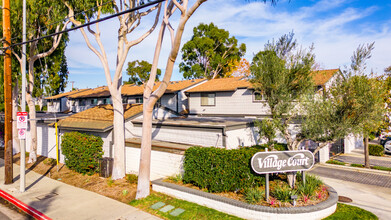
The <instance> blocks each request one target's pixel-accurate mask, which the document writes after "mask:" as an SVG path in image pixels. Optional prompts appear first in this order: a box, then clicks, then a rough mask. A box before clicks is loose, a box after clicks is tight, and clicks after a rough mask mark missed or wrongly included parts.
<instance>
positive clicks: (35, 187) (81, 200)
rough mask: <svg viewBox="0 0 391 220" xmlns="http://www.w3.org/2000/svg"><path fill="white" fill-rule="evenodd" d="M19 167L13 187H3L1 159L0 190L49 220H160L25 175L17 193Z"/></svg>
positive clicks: (44, 179) (43, 178)
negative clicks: (24, 189)
mask: <svg viewBox="0 0 391 220" xmlns="http://www.w3.org/2000/svg"><path fill="white" fill-rule="evenodd" d="M19 171H20V168H19V166H18V165H16V164H14V165H13V172H14V183H13V184H9V185H4V160H3V159H0V189H1V190H3V191H5V192H6V193H8V194H10V195H11V196H13V197H15V198H16V199H18V200H20V201H22V202H23V203H25V204H27V205H28V206H31V207H33V208H34V209H36V210H38V211H39V212H41V213H43V214H45V215H46V216H48V217H49V218H52V219H56V220H57V219H59V220H62V219H64V220H67V219H71V220H74V219H96V220H99V219H102V220H110V219H120V220H125V219H143V220H153V219H159V218H158V217H156V216H153V215H151V214H149V213H146V212H143V211H141V210H138V209H137V208H135V207H132V206H130V205H127V204H124V203H121V202H118V201H116V200H113V199H110V198H108V197H105V196H102V195H99V194H97V193H93V192H90V191H87V190H83V189H80V188H77V187H74V186H71V185H67V184H65V183H62V182H60V181H56V180H53V179H50V178H48V177H45V176H42V175H40V174H37V173H34V172H32V171H30V172H26V173H27V174H26V191H25V192H23V193H21V192H20V191H19V186H20V183H19Z"/></svg>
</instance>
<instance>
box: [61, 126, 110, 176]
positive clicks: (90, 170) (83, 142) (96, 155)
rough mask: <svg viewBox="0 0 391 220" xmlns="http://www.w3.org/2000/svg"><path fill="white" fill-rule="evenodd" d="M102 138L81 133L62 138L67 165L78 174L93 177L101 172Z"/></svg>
mask: <svg viewBox="0 0 391 220" xmlns="http://www.w3.org/2000/svg"><path fill="white" fill-rule="evenodd" d="M102 146H103V140H102V138H101V137H97V136H94V135H87V134H83V133H79V132H69V133H65V134H64V135H63V136H62V142H61V149H62V153H63V154H64V156H65V165H66V166H67V167H68V168H69V169H71V170H74V171H76V172H78V173H82V174H88V175H92V174H94V173H97V172H99V159H101V158H102V155H103V150H102Z"/></svg>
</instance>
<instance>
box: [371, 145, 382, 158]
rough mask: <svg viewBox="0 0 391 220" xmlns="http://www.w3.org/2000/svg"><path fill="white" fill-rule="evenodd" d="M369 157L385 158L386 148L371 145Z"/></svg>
mask: <svg viewBox="0 0 391 220" xmlns="http://www.w3.org/2000/svg"><path fill="white" fill-rule="evenodd" d="M369 155H372V156H383V155H384V148H383V146H381V145H378V144H369Z"/></svg>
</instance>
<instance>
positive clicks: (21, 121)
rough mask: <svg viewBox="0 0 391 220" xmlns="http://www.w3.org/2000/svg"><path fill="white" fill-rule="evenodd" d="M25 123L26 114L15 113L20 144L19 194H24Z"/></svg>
mask: <svg viewBox="0 0 391 220" xmlns="http://www.w3.org/2000/svg"><path fill="white" fill-rule="evenodd" d="M27 121H28V113H27V112H17V113H16V127H17V128H18V137H19V139H20V142H21V147H20V189H19V191H20V192H24V191H25V189H26V180H25V176H26V146H25V143H26V142H25V140H26V131H27Z"/></svg>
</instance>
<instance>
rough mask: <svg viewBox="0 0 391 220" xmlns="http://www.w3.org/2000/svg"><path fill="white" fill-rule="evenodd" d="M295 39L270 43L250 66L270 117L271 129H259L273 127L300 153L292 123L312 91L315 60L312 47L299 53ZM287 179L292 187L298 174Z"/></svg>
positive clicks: (291, 34) (289, 35) (254, 82)
mask: <svg viewBox="0 0 391 220" xmlns="http://www.w3.org/2000/svg"><path fill="white" fill-rule="evenodd" d="M293 37H294V34H293V33H290V34H285V35H283V36H282V37H280V39H279V40H278V41H276V42H275V41H274V40H273V41H272V42H268V43H267V44H266V45H265V48H264V50H263V51H261V52H259V53H258V54H256V55H255V57H254V58H253V62H252V64H251V72H252V73H253V79H252V80H251V82H252V83H253V85H254V87H255V88H256V89H257V90H259V91H260V92H261V93H262V94H263V96H264V98H265V99H266V102H267V104H268V106H269V109H270V115H271V119H270V122H269V126H261V127H260V128H259V129H265V131H263V133H265V134H266V133H267V132H268V130H270V129H272V128H273V127H274V129H276V130H277V131H278V132H279V133H281V134H282V135H283V137H284V138H285V140H286V142H287V145H288V149H289V150H297V148H298V146H299V142H298V139H297V138H296V135H295V133H296V132H297V131H296V130H297V129H295V128H293V127H292V124H294V123H293V120H297V117H298V115H299V111H298V109H297V108H295V107H296V106H297V101H298V100H300V99H301V97H303V96H305V95H307V94H309V93H311V92H313V88H314V86H313V85H314V84H313V80H312V75H311V70H312V67H313V65H314V60H315V59H314V55H313V53H312V49H313V48H312V47H311V48H310V49H309V51H305V50H296V47H297V42H296V40H295V39H294V38H293ZM266 128H267V129H266ZM261 133H262V132H261ZM287 176H288V183H289V185H290V186H291V187H292V188H293V186H294V182H295V177H296V174H295V173H290V174H288V175H287Z"/></svg>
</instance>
